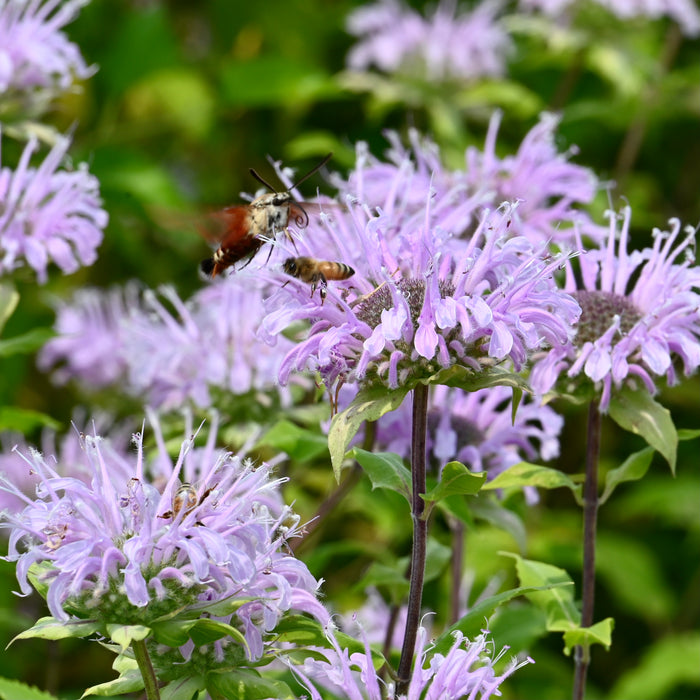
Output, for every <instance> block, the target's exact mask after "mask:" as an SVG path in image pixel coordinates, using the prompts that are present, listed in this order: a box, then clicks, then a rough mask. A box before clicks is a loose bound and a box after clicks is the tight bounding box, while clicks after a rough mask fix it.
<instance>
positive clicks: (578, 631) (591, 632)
mask: <svg viewBox="0 0 700 700" xmlns="http://www.w3.org/2000/svg"><path fill="white" fill-rule="evenodd" d="M614 626H615V621H614V620H613V619H612V617H606V618H605V619H604V620H601V621H600V622H596V623H595V625H591V626H590V627H575V628H573V629H569V630H566V631H565V632H564V653H565V654H566V655H567V656H568V655H569V654H570V653H571V650H572V649H573V648H574V647H577V646H580V647H583V649H584V652H583V653H584V658H585V657H586V656H587V654H588V649H590V647H591V646H592V645H593V644H602V645H603V646H604V647H605V648H606V649H610V645H611V644H612V631H613V627H614Z"/></svg>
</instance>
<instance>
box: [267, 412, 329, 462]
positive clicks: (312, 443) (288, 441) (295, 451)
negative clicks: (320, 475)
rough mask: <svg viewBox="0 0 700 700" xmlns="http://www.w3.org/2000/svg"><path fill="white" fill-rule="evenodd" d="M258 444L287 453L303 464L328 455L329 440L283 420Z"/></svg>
mask: <svg viewBox="0 0 700 700" xmlns="http://www.w3.org/2000/svg"><path fill="white" fill-rule="evenodd" d="M258 444H259V445H266V446H269V447H272V448H275V449H277V450H279V451H281V452H285V453H286V454H288V455H289V456H290V457H292V458H293V459H296V460H299V461H302V462H303V461H307V460H310V459H313V458H314V457H318V456H319V455H322V454H327V453H328V438H327V437H326V436H325V435H321V434H320V433H318V432H314V431H311V430H308V429H306V428H302V427H300V426H298V425H295V424H294V423H292V422H291V421H288V420H281V421H279V422H278V423H276V424H275V425H273V426H272V428H270V430H268V431H267V432H266V433H265V435H263V437H262V438H261V439H260V441H259V443H258Z"/></svg>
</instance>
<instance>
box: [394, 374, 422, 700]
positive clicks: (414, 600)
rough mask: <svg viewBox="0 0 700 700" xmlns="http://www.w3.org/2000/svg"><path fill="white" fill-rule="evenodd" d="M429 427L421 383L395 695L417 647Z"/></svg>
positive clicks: (404, 686)
mask: <svg viewBox="0 0 700 700" xmlns="http://www.w3.org/2000/svg"><path fill="white" fill-rule="evenodd" d="M427 430H428V387H427V386H424V385H423V384H418V386H417V387H416V388H415V389H414V390H413V428H412V437H411V477H412V493H411V516H412V518H413V549H412V552H411V585H410V589H409V594H408V611H407V614H406V632H405V634H404V639H403V646H402V648H401V659H400V661H399V669H398V673H397V681H396V696H397V697H398V696H399V695H405V694H406V691H407V690H408V685H409V683H410V682H411V665H412V663H413V652H414V650H415V647H416V637H417V635H418V625H419V624H420V607H421V602H422V599H423V580H424V578H425V555H426V547H427V540H428V523H427V521H426V519H425V518H424V517H423V511H424V509H425V501H424V500H423V499H422V498H421V495H422V494H425V492H426V485H425V474H426V454H425V443H426V434H427Z"/></svg>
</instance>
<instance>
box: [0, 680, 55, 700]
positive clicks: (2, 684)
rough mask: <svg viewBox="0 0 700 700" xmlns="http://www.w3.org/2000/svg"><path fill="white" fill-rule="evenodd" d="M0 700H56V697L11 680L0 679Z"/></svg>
mask: <svg viewBox="0 0 700 700" xmlns="http://www.w3.org/2000/svg"><path fill="white" fill-rule="evenodd" d="M0 700H56V696H55V695H51V693H47V692H46V691H45V690H39V689H38V688H35V687H34V686H30V685H25V684H24V683H21V682H20V681H16V680H13V679H11V678H0Z"/></svg>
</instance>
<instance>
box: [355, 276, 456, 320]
mask: <svg viewBox="0 0 700 700" xmlns="http://www.w3.org/2000/svg"><path fill="white" fill-rule="evenodd" d="M396 286H397V287H398V289H399V291H400V292H401V294H402V295H403V297H404V299H406V302H407V304H408V308H409V314H410V317H411V323H412V325H413V327H414V328H415V327H416V326H417V325H418V317H419V316H420V314H421V311H422V309H423V302H424V300H425V280H423V279H418V278H416V277H409V278H404V279H400V280H398V282H397V283H396ZM438 289H439V290H440V298H441V299H445V298H447V297H449V296H452V295H453V294H454V291H455V288H454V285H453V284H452V283H450V282H445V281H443V280H440V281H439V282H438ZM393 307H394V299H393V297H392V294H391V289H390V288H389V286H388V285H386V284H385V285H383V286H381V287H378V288H377V289H376V290H375V291H374V292H373V293H372V294H370V295H368V297H367V299H365V300H364V301H363V302H362V303H361V304H360V305H359V306H358V307H357V310H356V311H355V314H356V316H357V318H358V319H359V320H360V321H363V322H364V323H366V324H367V325H368V326H369V327H370V328H376V327H377V326H378V325H379V324H380V323H381V322H382V311H388V310H389V309H391V308H393Z"/></svg>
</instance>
